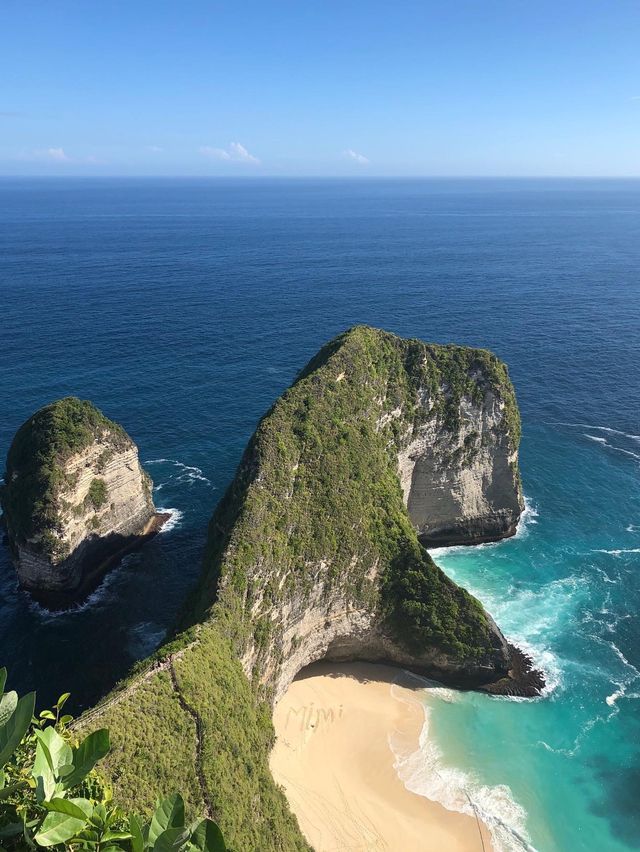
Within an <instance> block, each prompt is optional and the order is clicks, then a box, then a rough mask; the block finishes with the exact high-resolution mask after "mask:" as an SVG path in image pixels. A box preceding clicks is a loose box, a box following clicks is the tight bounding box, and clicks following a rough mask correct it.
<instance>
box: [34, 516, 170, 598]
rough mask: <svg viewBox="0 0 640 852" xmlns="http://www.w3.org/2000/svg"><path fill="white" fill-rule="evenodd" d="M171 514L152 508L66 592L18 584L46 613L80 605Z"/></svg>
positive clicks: (151, 535) (145, 541)
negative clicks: (139, 524)
mask: <svg viewBox="0 0 640 852" xmlns="http://www.w3.org/2000/svg"><path fill="white" fill-rule="evenodd" d="M171 517H172V513H171V512H167V511H156V512H154V514H153V515H152V517H151V518H149V520H148V521H147V523H146V524H145V525H144V527H143V528H142V530H141V531H140V532H139V533H135V534H134V535H131V536H128V538H127V540H126V541H125V542H124V544H123V545H122V546H121V547H119V548H118V549H117V550H115V551H113V552H112V553H109V554H108V555H106V556H103V557H102V558H101V559H100V560H99V561H97V562H96V563H95V564H94V565H93V566H92V567H91V568H89V569H87V571H86V574H85V576H84V577H83V578H82V580H81V582H80V584H79V586H78V587H77V588H75V589H73V590H70V591H55V592H54V591H42V590H38V589H31V588H28V587H26V586H22V585H20V588H21V589H22V590H23V591H24V592H26V593H27V594H28V595H29V596H30V597H31V598H32V599H33V600H34V601H35V602H36V603H37V604H38V605H39V606H41V607H42V608H43V609H46V610H48V611H49V612H64V611H66V610H69V609H73V608H74V607H77V606H81V605H82V604H83V603H84V602H85V601H86V600H87V598H88V597H89V596H90V595H91V594H93V592H95V590H96V589H97V588H98V587H99V586H100V584H101V583H102V581H103V579H104V578H105V577H106V575H107V574H108V573H109V572H110V571H112V570H113V569H114V568H115V567H116V566H117V565H118V564H119V563H120V562H121V561H122V559H123V558H124V557H125V556H127V555H128V554H129V553H133V552H135V551H136V550H138V549H139V548H141V547H142V546H143V545H144V544H146V543H147V542H148V541H150V539H152V538H154V536H156V535H157V534H158V533H159V532H161V531H162V528H163V527H164V526H165V524H167V523H168V522H169V521H170V520H171Z"/></svg>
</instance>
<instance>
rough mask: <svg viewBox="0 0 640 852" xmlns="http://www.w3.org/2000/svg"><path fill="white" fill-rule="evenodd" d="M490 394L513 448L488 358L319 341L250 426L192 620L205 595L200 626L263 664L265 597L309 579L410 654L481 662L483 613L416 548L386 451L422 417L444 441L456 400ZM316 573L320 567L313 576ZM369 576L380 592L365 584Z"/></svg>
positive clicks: (420, 346) (360, 334)
mask: <svg viewBox="0 0 640 852" xmlns="http://www.w3.org/2000/svg"><path fill="white" fill-rule="evenodd" d="M489 390H490V391H492V392H493V393H494V394H495V395H496V396H498V397H499V398H500V399H502V400H503V401H504V418H505V426H506V431H507V434H508V435H509V437H510V439H511V441H512V443H513V445H514V446H517V442H518V441H519V436H520V432H519V417H518V415H517V406H516V403H515V396H514V393H513V388H512V387H511V383H510V382H509V379H508V374H507V372H506V368H505V367H504V365H503V364H502V363H501V362H500V361H499V360H498V359H497V358H496V357H495V355H493V354H492V353H490V352H487V351H485V350H477V349H469V348H467V347H461V346H436V345H429V344H425V343H422V342H420V341H416V340H403V339H402V338H399V337H396V336H395V335H392V334H388V333H386V332H382V331H378V330H376V329H371V328H367V327H357V328H354V329H352V330H350V331H348V332H346V333H345V334H344V335H342V336H340V337H339V338H337V339H336V340H335V341H332V342H331V343H329V344H328V345H327V346H326V347H325V348H324V349H323V350H321V351H320V353H319V354H318V355H317V356H316V357H315V358H314V359H313V360H312V361H311V362H310V364H309V365H308V366H307V368H306V369H305V370H304V371H303V372H302V373H301V375H300V377H299V378H298V380H297V382H296V383H295V384H294V385H293V386H292V387H291V388H289V390H288V391H286V393H285V394H284V395H283V396H282V397H281V398H280V399H279V400H278V401H277V402H276V404H275V405H274V407H273V408H272V409H271V411H270V412H269V413H268V414H267V415H266V416H265V418H264V419H263V420H262V422H261V423H260V425H259V427H258V430H257V431H256V434H255V435H254V437H253V439H252V441H251V443H250V445H249V447H248V448H247V450H246V452H245V456H244V458H243V461H242V463H241V465H240V468H239V471H238V475H237V476H236V479H235V480H234V482H233V483H232V485H231V487H230V489H229V491H228V492H227V494H226V495H225V497H224V498H223V500H222V501H221V503H220V504H219V506H218V508H217V510H216V512H215V514H214V516H213V519H212V521H211V524H210V528H209V540H208V545H207V553H206V556H205V570H204V573H203V577H202V580H201V582H200V585H199V588H198V590H197V592H196V595H195V597H194V599H193V601H192V604H191V609H192V615H191V618H192V620H193V621H198V620H200V619H201V618H203V617H204V616H205V614H206V612H207V610H208V609H209V608H210V607H211V604H212V603H213V602H214V600H215V597H216V594H217V596H218V598H217V603H216V604H215V607H214V609H213V610H212V614H213V613H215V616H216V617H217V618H219V619H222V620H225V621H226V622H227V625H228V631H229V633H230V634H232V635H234V636H235V637H236V639H237V641H238V644H239V648H240V649H241V650H242V648H243V647H244V646H245V645H246V644H247V643H248V642H255V644H256V645H257V646H258V647H259V648H264V649H265V656H269V654H270V653H271V647H270V646H271V642H270V641H269V634H268V632H267V631H268V629H269V625H270V624H271V621H270V619H269V612H270V610H271V608H272V607H273V605H274V603H275V598H274V595H275V596H276V598H277V597H278V596H281V595H283V594H285V595H288V596H289V597H293V596H294V595H296V596H302V597H303V598H304V596H305V595H306V594H307V593H308V590H309V589H310V588H311V587H312V586H313V585H314V584H315V583H317V582H319V581H320V582H324V583H325V585H326V591H327V593H329V592H330V591H331V588H332V587H333V586H336V585H337V586H339V588H340V591H341V593H342V594H343V595H344V596H345V597H346V599H347V602H348V603H349V604H350V605H353V606H354V607H356V608H362V607H363V606H364V607H368V608H370V609H374V608H377V609H378V611H379V612H380V614H381V615H382V616H383V618H385V619H386V620H387V623H388V625H389V626H390V628H391V630H392V632H393V634H394V635H395V636H396V637H397V638H398V639H399V640H400V641H401V642H402V643H403V644H405V645H406V646H407V647H408V648H409V649H410V650H412V651H416V650H419V649H424V648H425V647H426V646H433V645H435V646H437V647H438V648H439V649H441V650H444V651H445V652H446V653H448V654H449V655H450V656H451V657H453V658H456V659H458V660H465V659H473V658H478V657H481V656H482V655H484V654H486V653H490V652H491V650H492V647H493V645H492V635H491V630H490V629H489V626H488V623H487V620H486V617H485V614H484V611H483V609H482V607H481V606H480V604H479V603H478V602H477V601H476V600H475V599H474V598H473V597H472V596H471V595H469V594H468V593H467V592H465V591H464V590H463V589H460V588H459V587H458V586H456V585H455V584H454V583H452V582H451V581H450V580H449V579H448V578H447V577H446V576H445V575H444V574H443V572H442V571H440V569H439V568H438V567H437V566H436V565H435V564H434V562H433V560H432V559H431V557H430V556H429V555H428V553H427V552H426V551H425V550H424V548H423V547H422V546H421V545H420V543H419V542H418V539H417V535H416V532H415V530H414V529H413V526H412V524H411V522H410V520H409V518H408V515H407V512H406V509H405V507H404V503H403V499H402V493H401V489H400V485H399V481H398V476H397V454H398V450H399V449H400V448H401V447H402V445H403V442H408V441H409V440H410V438H411V435H412V434H413V430H414V429H415V428H416V426H418V425H420V422H421V419H423V418H424V417H425V416H426V414H425V412H429V416H434V415H435V416H436V417H437V418H438V422H439V424H440V428H441V429H442V430H444V431H451V430H456V429H457V428H458V419H459V410H460V403H461V399H462V397H463V396H466V397H470V398H473V399H475V400H480V401H481V400H482V398H483V397H484V395H485V394H486V393H487V392H488V391H489ZM425 394H427V395H428V397H429V398H430V405H429V406H427V405H426V404H425V401H424V397H425ZM381 415H382V418H381ZM511 421H513V422H511ZM256 471H259V473H260V475H259V476H256ZM319 563H322V564H326V565H328V566H330V569H329V570H328V571H327V572H326V574H325V576H324V577H321V578H319V577H318V576H317V573H316V566H317V565H318V564H319ZM257 566H259V571H257V570H256V568H257ZM376 573H379V574H380V575H381V577H382V582H381V583H380V584H376V583H375V582H374V581H371V580H370V579H368V578H369V577H371V576H373V575H375V574H376ZM265 577H266V578H270V582H269V583H265V580H264V578H265ZM265 586H266V588H265Z"/></svg>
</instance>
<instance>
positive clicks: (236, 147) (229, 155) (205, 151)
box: [200, 142, 260, 165]
mask: <svg viewBox="0 0 640 852" xmlns="http://www.w3.org/2000/svg"><path fill="white" fill-rule="evenodd" d="M200 153H201V154H202V155H203V156H205V157H211V158H212V159H214V160H226V161H230V160H231V161H233V162H236V163H252V164H253V165H259V163H260V160H259V159H258V158H257V157H254V156H253V154H250V153H249V152H248V151H247V149H246V148H245V147H244V145H241V144H240V143H239V142H231V144H230V145H229V147H228V148H211V147H210V146H209V145H203V146H202V147H201V148H200Z"/></svg>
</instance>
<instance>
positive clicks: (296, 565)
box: [81, 326, 544, 852]
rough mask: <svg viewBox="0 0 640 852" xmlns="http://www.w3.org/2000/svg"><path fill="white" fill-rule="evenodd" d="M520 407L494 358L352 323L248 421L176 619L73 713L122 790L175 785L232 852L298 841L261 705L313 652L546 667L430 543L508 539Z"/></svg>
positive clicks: (471, 667)
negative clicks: (94, 700) (151, 651)
mask: <svg viewBox="0 0 640 852" xmlns="http://www.w3.org/2000/svg"><path fill="white" fill-rule="evenodd" d="M519 438H520V418H519V414H518V408H517V405H516V401H515V396H514V392H513V388H512V385H511V382H510V380H509V377H508V373H507V369H506V367H505V365H504V364H503V363H502V362H500V361H499V360H498V359H497V358H496V357H495V356H494V355H492V354H491V353H489V352H487V351H485V350H478V349H470V348H465V347H460V346H439V345H438V346H436V345H429V344H425V343H422V342H420V341H416V340H403V339H401V338H398V337H396V336H395V335H392V334H389V333H386V332H383V331H378V330H376V329H372V328H368V327H364V326H360V327H356V328H353V329H351V330H350V331H348V332H346V333H345V334H343V335H341V336H340V337H338V338H336V339H335V340H334V341H332V342H331V343H329V344H328V345H327V346H325V347H324V348H323V349H322V350H321V351H320V352H319V353H318V355H317V356H316V357H315V358H314V359H312V361H311V362H310V363H309V365H308V366H307V367H306V368H305V370H304V371H303V372H302V373H301V374H300V376H299V377H298V379H297V380H296V382H295V383H294V384H293V385H292V387H291V388H290V389H289V390H288V391H286V392H285V393H284V394H283V396H282V397H281V398H280V399H279V400H278V401H277V402H276V403H275V405H274V406H273V408H272V409H271V410H270V411H269V412H268V413H267V415H266V416H265V417H264V418H263V420H262V421H261V423H260V424H259V426H258V428H257V430H256V432H255V434H254V436H253V438H252V439H251V441H250V442H249V445H248V447H247V449H246V451H245V454H244V456H243V459H242V461H241V463H240V466H239V469H238V472H237V474H236V477H235V479H234V481H233V482H232V484H231V485H230V487H229V489H228V491H227V493H226V495H225V496H224V498H223V499H222V501H221V502H220V504H219V505H218V507H217V509H216V511H215V513H214V515H213V518H212V520H211V523H210V526H209V535H208V541H207V546H206V551H205V557H204V567H203V572H202V576H201V579H200V582H199V583H198V586H197V588H196V589H195V591H194V593H193V594H192V596H191V598H190V600H189V601H188V603H187V606H186V607H185V611H184V614H183V618H182V627H183V632H181V633H178V634H177V635H175V636H174V638H173V639H172V640H171V641H170V642H169V643H168V644H167V645H165V646H163V647H162V648H161V649H160V650H159V651H158V652H156V654H155V655H154V657H153V658H151V659H150V660H148V661H146V662H145V663H142V664H139V666H138V667H137V669H136V670H135V671H134V673H133V674H132V675H131V676H130V678H129V679H128V680H127V681H125V682H124V683H122V684H121V685H120V686H119V687H118V688H116V689H115V690H114V691H113V692H112V693H111V694H110V695H109V696H107V698H105V699H104V701H103V702H102V703H101V704H100V705H99V706H98V707H96V708H95V709H94V710H92V711H89V712H88V713H87V714H85V716H84V717H83V719H82V720H81V726H82V727H83V728H84V729H85V730H88V729H92V728H95V727H100V726H103V725H106V726H107V727H108V728H109V729H110V732H111V738H112V744H113V750H112V752H111V754H110V755H109V756H108V758H107V759H106V760H105V767H106V772H107V775H108V776H109V779H110V781H111V783H112V784H113V786H114V788H115V789H116V791H117V794H118V798H119V800H120V801H121V802H122V803H123V804H124V805H125V806H127V807H130V808H132V809H134V810H137V811H141V812H145V813H149V812H150V810H151V808H152V806H153V803H154V801H155V799H156V797H157V796H158V795H159V794H161V793H162V791H164V790H166V789H171V788H172V787H174V786H175V784H176V783H179V784H180V787H181V790H182V792H183V794H184V797H185V800H186V803H187V807H188V809H189V811H190V812H191V813H192V814H194V815H195V814H196V813H206V814H210V815H215V817H216V819H217V820H218V822H219V823H220V826H221V828H222V829H223V832H224V835H225V838H227V842H228V843H229V844H230V845H231V846H232V847H233V848H236V849H242V850H261V852H262V850H287V852H289V851H290V850H302V849H308V848H309V847H308V844H307V842H306V841H305V840H304V838H303V837H302V835H301V833H300V831H299V829H298V827H297V824H296V822H295V819H294V818H293V817H292V815H291V813H290V811H289V808H288V806H287V802H286V799H285V797H284V795H283V792H282V790H281V789H280V788H278V787H277V786H276V785H275V783H274V782H273V779H272V777H271V774H270V771H269V766H268V756H269V753H270V750H271V747H272V745H273V737H274V733H273V727H272V724H271V709H272V707H273V705H274V703H275V702H276V701H277V699H278V697H279V696H280V695H282V694H283V692H284V691H285V690H286V688H287V686H288V685H289V684H290V683H291V681H292V679H293V678H294V677H295V675H296V674H297V673H298V672H299V671H300V670H301V669H302V668H304V667H306V666H307V665H309V664H310V663H312V662H314V661H317V660H320V659H328V660H333V661H338V660H339V661H344V660H360V661H369V662H386V663H391V664H394V665H396V666H402V667H405V668H407V669H409V670H411V671H414V672H418V673H420V674H424V675H427V676H429V677H432V678H434V679H436V680H438V681H441V682H444V683H448V684H450V685H453V686H458V687H462V688H481V689H487V690H489V691H492V692H496V693H500V694H512V695H522V696H530V695H536V694H538V693H539V690H540V689H541V687H542V686H543V685H544V679H543V677H542V675H541V674H540V673H539V672H535V671H533V670H532V668H531V664H530V661H528V660H527V658H526V657H525V656H524V655H522V654H520V652H518V651H517V649H515V648H513V647H512V646H510V645H509V644H508V643H507V642H506V640H505V638H504V637H503V635H502V633H501V632H500V630H499V628H498V627H497V626H496V624H495V623H494V622H493V620H492V619H491V617H490V615H489V614H488V613H487V612H486V611H485V610H484V608H483V607H482V605H481V604H480V603H479V602H478V601H477V600H476V599H475V598H473V597H472V596H471V595H470V594H469V593H468V592H466V591H465V590H464V589H462V588H460V587H459V586H457V585H456V584H455V583H453V582H452V581H451V580H450V579H448V577H447V576H446V575H445V574H444V573H443V572H442V571H441V570H440V569H439V568H438V567H437V566H436V564H435V563H434V562H433V560H432V559H431V557H430V556H429V554H428V553H427V551H426V550H425V547H424V545H423V543H422V542H425V543H427V544H433V543H437V544H438V545H441V544H451V543H455V544H461V543H475V542H478V541H487V540H496V539H499V538H501V537H505V536H509V535H512V534H513V533H514V531H515V527H516V524H517V521H518V518H519V516H520V513H521V511H522V508H523V500H522V493H521V487H520V477H519V472H518V464H517V451H518V443H519Z"/></svg>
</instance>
